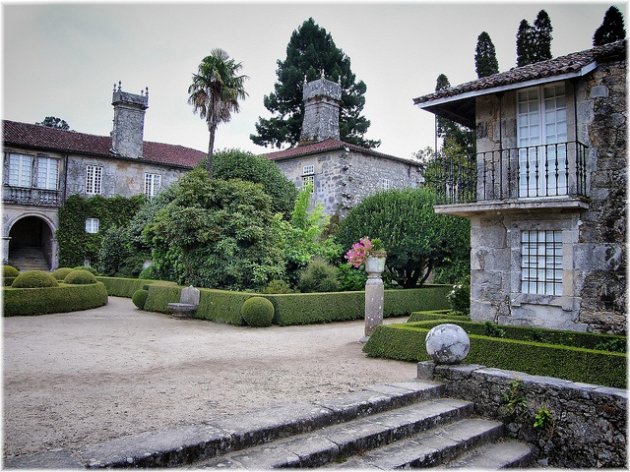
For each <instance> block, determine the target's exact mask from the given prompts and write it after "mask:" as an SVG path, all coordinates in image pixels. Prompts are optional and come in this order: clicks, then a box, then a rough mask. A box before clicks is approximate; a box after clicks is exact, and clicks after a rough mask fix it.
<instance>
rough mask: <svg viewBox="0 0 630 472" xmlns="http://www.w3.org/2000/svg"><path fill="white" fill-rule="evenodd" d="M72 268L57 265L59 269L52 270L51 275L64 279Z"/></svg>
mask: <svg viewBox="0 0 630 472" xmlns="http://www.w3.org/2000/svg"><path fill="white" fill-rule="evenodd" d="M73 270H74V269H72V268H71V267H59V269H57V270H55V271H53V273H52V276H53V277H54V278H56V279H57V280H64V279H65V278H66V276H67V275H68V274H69V273H70V272H72V271H73Z"/></svg>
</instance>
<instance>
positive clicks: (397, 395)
mask: <svg viewBox="0 0 630 472" xmlns="http://www.w3.org/2000/svg"><path fill="white" fill-rule="evenodd" d="M443 394H444V386H443V385H442V384H439V383H435V382H427V381H420V380H410V381H409V382H400V383H392V384H385V385H372V386H369V387H366V388H365V389H363V390H360V391H357V392H353V393H350V394H347V395H344V396H341V397H337V398H332V399H324V400H318V401H314V402H300V403H295V404H291V405H286V406H278V407H271V408H265V409H262V410H258V411H253V412H250V413H247V414H242V415H235V416H232V417H227V418H222V419H217V420H210V421H208V422H207V423H206V424H203V425H192V426H183V427H178V428H172V429H166V430H161V431H148V432H146V433H140V434H135V435H130V436H124V437H120V438H116V439H111V440H108V441H103V442H101V443H97V444H86V445H83V446H82V447H80V448H78V449H62V450H55V451H44V452H40V453H35V454H29V455H23V456H17V457H7V458H5V460H4V465H5V466H7V467H10V468H28V469H37V468H63V469H66V468H85V467H87V468H119V467H181V466H183V465H186V464H192V463H200V462H202V461H204V460H207V459H211V458H213V457H215V456H217V455H220V454H225V453H234V451H238V450H243V449H245V448H249V447H254V446H258V445H261V444H268V443H270V442H272V441H275V440H278V439H282V438H287V437H289V436H292V435H298V434H303V433H307V432H310V431H313V430H316V429H318V428H323V427H327V426H331V425H335V424H339V423H343V422H348V421H352V420H357V419H360V418H367V417H369V416H370V415H375V414H379V413H383V412H387V411H390V410H391V411H396V410H395V409H396V408H402V407H407V406H409V405H412V404H414V403H416V402H423V401H428V400H432V399H438V398H439V397H441V396H442V395H443ZM468 408H469V407H468ZM394 416H395V415H394ZM390 421H394V419H393V417H392V418H390ZM373 428H375V430H378V429H379V428H380V426H379V425H377V424H376V423H374V425H373ZM342 429H343V428H342ZM69 464H71V465H72V467H70V466H69Z"/></svg>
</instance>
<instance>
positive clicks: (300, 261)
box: [274, 186, 341, 285]
mask: <svg viewBox="0 0 630 472" xmlns="http://www.w3.org/2000/svg"><path fill="white" fill-rule="evenodd" d="M311 190H312V187H309V186H307V187H306V188H304V189H302V190H301V191H300V192H299V193H298V196H297V198H296V200H295V206H294V208H293V212H292V213H291V219H290V220H289V221H286V220H284V219H282V217H281V216H280V215H276V216H275V218H274V227H275V230H276V234H277V235H278V238H279V239H278V247H279V248H280V249H281V250H282V253H283V255H284V259H285V261H286V272H287V276H288V278H289V280H290V282H291V283H292V284H293V285H297V281H298V277H299V275H300V270H301V269H303V268H304V267H306V265H307V264H308V263H309V262H310V261H311V260H312V259H313V258H320V259H323V260H325V261H328V262H331V261H333V260H334V259H335V258H337V257H338V255H339V253H340V252H341V246H339V245H338V244H337V243H336V242H335V239H334V237H331V236H329V237H327V236H326V233H327V230H328V228H329V224H330V217H329V216H328V215H326V214H325V213H324V208H323V206H322V205H321V203H319V202H318V203H317V204H316V205H315V206H314V207H313V208H312V209H309V206H310V203H311V198H312V193H311Z"/></svg>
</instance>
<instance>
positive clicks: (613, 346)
mask: <svg viewBox="0 0 630 472" xmlns="http://www.w3.org/2000/svg"><path fill="white" fill-rule="evenodd" d="M627 345H628V341H627V339H626V338H625V337H623V338H614V339H609V340H606V341H601V342H599V343H597V344H595V346H593V349H597V350H598V351H610V352H626V348H627Z"/></svg>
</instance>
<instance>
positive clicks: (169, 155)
mask: <svg viewBox="0 0 630 472" xmlns="http://www.w3.org/2000/svg"><path fill="white" fill-rule="evenodd" d="M3 142H4V144H5V145H11V146H16V147H25V148H29V149H39V150H43V151H52V152H59V153H64V154H66V153H71V154H84V155H90V156H96V157H109V158H117V157H118V156H115V155H114V154H112V153H111V152H110V149H111V147H112V139H111V137H109V136H97V135H93V134H86V133H77V132H75V131H63V130H58V129H53V128H49V127H46V126H42V125H34V124H29V123H20V122H18V121H10V120H3ZM143 153H144V156H143V158H142V161H143V162H151V163H155V164H163V165H172V166H179V167H188V168H192V167H194V166H196V165H197V164H198V163H199V161H200V160H201V159H203V158H204V157H206V154H205V153H204V152H201V151H198V150H196V149H191V148H187V147H184V146H178V145H174V144H163V143H154V142H151V141H145V142H144V146H143Z"/></svg>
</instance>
